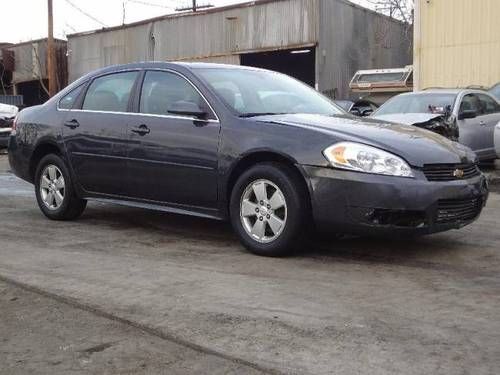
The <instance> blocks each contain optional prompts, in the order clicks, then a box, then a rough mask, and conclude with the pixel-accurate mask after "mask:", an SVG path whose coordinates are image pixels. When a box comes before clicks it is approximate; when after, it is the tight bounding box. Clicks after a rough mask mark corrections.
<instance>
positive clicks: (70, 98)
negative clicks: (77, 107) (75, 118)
mask: <svg viewBox="0 0 500 375" xmlns="http://www.w3.org/2000/svg"><path fill="white" fill-rule="evenodd" d="M83 86H84V85H80V86H78V87H77V88H75V89H73V90H71V91H70V92H69V93H68V94H66V95H65V96H63V98H62V99H61V100H59V109H71V108H73V105H74V104H75V102H76V99H77V98H78V96H79V95H80V93H81V92H82V89H83Z"/></svg>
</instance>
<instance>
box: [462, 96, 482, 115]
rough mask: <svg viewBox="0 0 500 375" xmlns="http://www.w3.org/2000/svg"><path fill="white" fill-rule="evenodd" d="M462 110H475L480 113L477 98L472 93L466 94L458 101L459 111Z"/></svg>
mask: <svg viewBox="0 0 500 375" xmlns="http://www.w3.org/2000/svg"><path fill="white" fill-rule="evenodd" d="M464 111H476V112H477V114H478V115H480V108H479V100H478V99H477V97H476V95H474V94H467V95H465V96H464V97H463V98H462V103H460V113H462V112H464Z"/></svg>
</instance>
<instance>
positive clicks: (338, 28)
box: [316, 0, 412, 98]
mask: <svg viewBox="0 0 500 375" xmlns="http://www.w3.org/2000/svg"><path fill="white" fill-rule="evenodd" d="M319 2H320V4H319V7H320V8H319V9H320V10H319V14H320V18H319V30H320V31H319V47H318V48H317V50H316V65H317V71H316V75H317V82H318V86H319V90H320V91H322V92H325V93H326V94H327V95H329V96H331V97H333V96H335V97H336V98H347V97H349V96H350V95H351V94H350V91H349V81H350V80H351V78H352V76H353V75H354V73H355V72H356V71H357V70H359V69H375V68H398V67H403V66H405V65H408V64H411V58H412V57H411V55H412V47H411V44H412V43H411V42H412V34H411V30H410V29H409V28H408V26H407V25H404V24H402V23H401V22H398V21H395V20H392V19H390V18H388V17H385V16H383V15H379V14H376V13H374V12H372V11H369V10H367V9H364V8H361V7H359V6H355V5H353V4H351V3H349V2H347V1H342V0H337V1H333V0H319Z"/></svg>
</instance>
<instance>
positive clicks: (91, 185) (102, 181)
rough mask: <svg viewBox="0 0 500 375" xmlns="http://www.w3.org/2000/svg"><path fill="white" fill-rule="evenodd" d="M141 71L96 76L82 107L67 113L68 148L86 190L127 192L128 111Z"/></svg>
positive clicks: (120, 193) (65, 132) (65, 130)
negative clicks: (133, 89)
mask: <svg viewBox="0 0 500 375" xmlns="http://www.w3.org/2000/svg"><path fill="white" fill-rule="evenodd" d="M138 75H139V74H138V72H137V71H128V72H120V73H114V74H108V75H105V76H100V77H97V78H95V79H94V80H93V81H92V82H91V83H90V85H89V87H88V89H87V92H86V94H85V97H84V98H83V101H82V104H81V106H80V108H77V109H71V110H69V111H68V113H67V116H66V118H65V123H64V127H63V137H64V143H65V147H66V151H67V154H68V155H69V161H70V165H71V168H72V169H73V171H74V173H75V176H76V179H77V182H78V183H79V184H80V185H81V186H82V188H83V189H84V190H85V191H87V192H91V193H103V194H108V195H123V194H124V193H125V184H126V182H127V179H126V156H127V141H128V139H127V136H128V133H127V126H128V122H129V118H130V115H129V114H128V113H127V111H128V108H129V101H130V97H131V92H132V88H133V86H134V83H135V80H136V79H137V77H138ZM63 100H64V99H63Z"/></svg>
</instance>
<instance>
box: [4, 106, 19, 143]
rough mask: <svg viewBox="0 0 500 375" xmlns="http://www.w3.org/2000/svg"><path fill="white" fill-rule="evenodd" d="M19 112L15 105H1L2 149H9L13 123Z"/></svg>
mask: <svg viewBox="0 0 500 375" xmlns="http://www.w3.org/2000/svg"><path fill="white" fill-rule="evenodd" d="M18 111H19V109H18V108H17V107H16V106H15V105H10V104H3V103H0V149H2V148H5V147H7V143H8V140H9V136H10V132H11V130H12V123H13V122H14V118H15V117H16V115H17V112H18Z"/></svg>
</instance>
